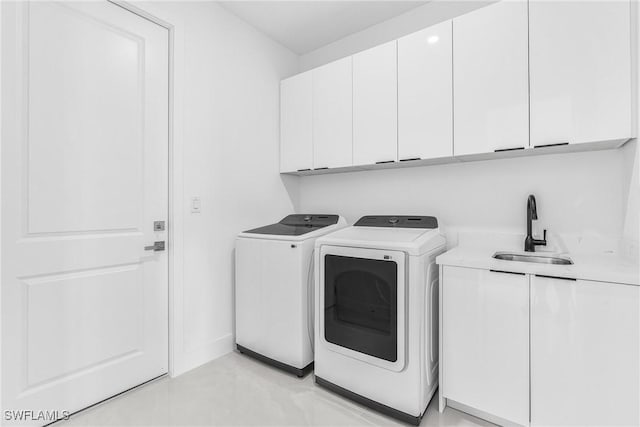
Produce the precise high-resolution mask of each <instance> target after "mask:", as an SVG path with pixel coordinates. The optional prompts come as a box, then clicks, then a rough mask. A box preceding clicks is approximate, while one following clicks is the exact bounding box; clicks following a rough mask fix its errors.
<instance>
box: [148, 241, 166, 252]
mask: <svg viewBox="0 0 640 427" xmlns="http://www.w3.org/2000/svg"><path fill="white" fill-rule="evenodd" d="M144 250H145V251H154V252H160V251H164V240H162V241H159V242H153V245H151V246H145V247H144Z"/></svg>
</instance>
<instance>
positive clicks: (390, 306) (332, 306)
mask: <svg viewBox="0 0 640 427" xmlns="http://www.w3.org/2000/svg"><path fill="white" fill-rule="evenodd" d="M320 256H321V265H320V284H321V287H320V301H319V306H318V309H319V313H320V331H319V332H320V336H321V337H322V345H326V346H327V347H328V348H329V349H331V350H333V351H335V352H339V353H342V354H344V355H346V356H350V357H353V358H356V359H360V360H363V361H365V362H368V363H370V364H372V365H376V366H379V367H382V368H385V369H390V370H392V371H401V370H402V369H403V368H404V365H405V323H406V314H405V307H406V303H405V254H404V252H398V251H386V250H378V249H362V248H346V247H335V246H323V247H322V249H321V252H320Z"/></svg>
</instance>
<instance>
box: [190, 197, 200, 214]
mask: <svg viewBox="0 0 640 427" xmlns="http://www.w3.org/2000/svg"><path fill="white" fill-rule="evenodd" d="M200 208H201V205H200V197H198V196H195V197H192V198H191V213H200Z"/></svg>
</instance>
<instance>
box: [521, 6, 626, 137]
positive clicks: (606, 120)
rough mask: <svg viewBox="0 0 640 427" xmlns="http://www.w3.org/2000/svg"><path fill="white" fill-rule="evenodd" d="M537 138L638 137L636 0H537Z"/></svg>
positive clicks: (533, 14) (533, 29)
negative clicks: (633, 104) (632, 16)
mask: <svg viewBox="0 0 640 427" xmlns="http://www.w3.org/2000/svg"><path fill="white" fill-rule="evenodd" d="M529 8H530V17H529V19H530V37H531V39H530V48H531V51H530V57H531V59H530V60H531V144H532V145H534V146H536V145H547V144H554V143H565V142H569V143H579V142H589V141H604V140H610V139H622V138H630V137H631V136H632V128H631V117H632V116H631V114H632V113H631V81H632V80H631V46H630V43H631V41H630V40H631V33H630V2H629V1H628V0H626V1H625V0H615V1H606V0H599V1H580V2H574V1H539V0H531V2H530V6H529Z"/></svg>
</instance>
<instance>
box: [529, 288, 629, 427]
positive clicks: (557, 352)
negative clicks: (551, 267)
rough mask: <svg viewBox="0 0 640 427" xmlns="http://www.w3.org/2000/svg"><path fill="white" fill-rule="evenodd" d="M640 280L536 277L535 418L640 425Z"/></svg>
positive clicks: (543, 421) (534, 422)
mask: <svg viewBox="0 0 640 427" xmlns="http://www.w3.org/2000/svg"><path fill="white" fill-rule="evenodd" d="M638 307H640V287H638V286H631V285H621V284H615V283H603V282H595V281H586V280H566V279H556V278H547V277H533V276H532V277H531V425H533V426H549V425H556V426H561V425H565V426H568V425H573V426H605V425H609V426H614V425H616V426H637V425H640V364H639V363H638V361H639V360H640V318H639V314H638V313H639V310H638Z"/></svg>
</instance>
